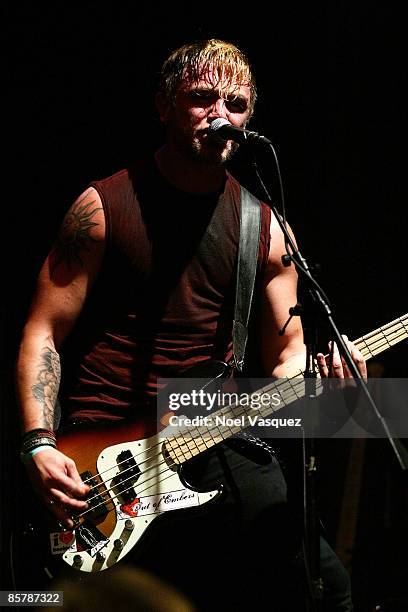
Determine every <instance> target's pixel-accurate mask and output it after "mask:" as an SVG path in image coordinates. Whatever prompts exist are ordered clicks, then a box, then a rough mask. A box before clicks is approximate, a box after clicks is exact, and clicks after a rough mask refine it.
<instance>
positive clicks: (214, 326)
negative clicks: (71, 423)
mask: <svg viewBox="0 0 408 612" xmlns="http://www.w3.org/2000/svg"><path fill="white" fill-rule="evenodd" d="M92 186H93V187H94V188H95V189H96V190H97V191H98V193H99V195H100V197H101V200H102V204H103V208H104V212H105V217H106V239H107V248H106V254H105V258H104V262H103V265H102V270H101V273H100V275H99V277H98V280H97V282H96V284H95V287H94V289H93V291H92V294H91V296H90V298H89V300H88V303H87V305H86V308H85V311H84V313H83V315H82V316H81V319H80V321H79V323H78V326H77V329H76V334H74V336H73V338H74V341H73V342H72V343H71V344H68V350H67V355H68V357H67V361H68V362H69V358H71V359H74V360H75V361H77V365H76V367H75V368H74V369H72V368H69V367H68V366H67V369H68V370H69V371H70V375H68V376H67V380H66V385H65V395H66V399H65V404H66V408H67V410H68V414H69V419H70V420H72V419H84V418H85V419H92V420H101V419H121V418H124V417H126V418H135V417H136V416H137V411H138V410H141V409H142V408H143V407H145V406H146V405H147V404H149V403H150V401H151V398H154V397H155V396H156V393H157V378H158V377H167V378H170V377H173V376H175V375H177V374H178V373H181V372H183V371H184V370H185V369H186V368H188V367H189V366H191V365H193V364H196V363H198V362H201V361H205V360H208V359H221V360H224V361H225V360H228V359H229V358H230V356H231V354H232V342H231V327H232V319H233V306H234V300H235V272H236V256H237V249H238V241H239V209H240V185H239V183H238V182H237V181H236V180H235V179H234V178H233V177H232V176H231V175H228V176H227V179H226V182H225V185H224V186H223V189H222V191H221V192H220V193H212V194H209V195H192V194H188V193H185V192H181V191H179V190H178V189H176V188H174V187H173V186H171V185H170V184H169V183H167V182H166V181H165V179H164V178H163V177H162V176H161V174H160V173H159V172H158V170H157V169H156V167H155V165H154V164H153V163H151V162H150V163H146V162H144V163H139V164H138V165H137V166H135V167H133V168H131V169H129V170H122V171H120V172H118V173H116V174H114V175H113V176H111V177H109V178H107V179H105V180H101V181H96V182H94V183H92ZM269 224H270V209H269V207H268V206H266V205H264V204H263V205H262V227H261V241H260V249H259V258H258V271H257V274H258V282H259V279H260V278H261V277H262V274H263V270H264V267H265V265H266V261H267V257H268V252H269Z"/></svg>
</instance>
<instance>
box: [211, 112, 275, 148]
mask: <svg viewBox="0 0 408 612" xmlns="http://www.w3.org/2000/svg"><path fill="white" fill-rule="evenodd" d="M208 134H209V135H210V136H212V137H213V138H215V139H216V140H218V141H221V142H225V141H226V140H233V141H234V142H238V143H239V144H246V143H250V144H256V145H257V144H261V145H271V144H272V143H271V141H270V140H268V139H267V138H265V136H261V135H260V134H258V132H251V131H250V130H245V129H244V128H240V127H237V126H235V125H232V123H230V122H229V121H227V120H226V119H223V118H222V117H219V118H218V119H214V121H212V122H211V123H210V127H209V128H208Z"/></svg>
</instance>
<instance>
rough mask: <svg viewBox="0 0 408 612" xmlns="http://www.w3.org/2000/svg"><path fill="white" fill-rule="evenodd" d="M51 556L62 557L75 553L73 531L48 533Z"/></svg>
mask: <svg viewBox="0 0 408 612" xmlns="http://www.w3.org/2000/svg"><path fill="white" fill-rule="evenodd" d="M50 543H51V554H52V555H62V554H63V553H65V552H67V551H70V552H75V551H76V542H75V531H55V532H53V533H50Z"/></svg>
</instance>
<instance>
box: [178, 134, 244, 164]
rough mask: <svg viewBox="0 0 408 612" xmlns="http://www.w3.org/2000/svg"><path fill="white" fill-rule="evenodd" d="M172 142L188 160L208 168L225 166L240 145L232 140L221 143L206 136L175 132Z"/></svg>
mask: <svg viewBox="0 0 408 612" xmlns="http://www.w3.org/2000/svg"><path fill="white" fill-rule="evenodd" d="M172 137H173V138H172V140H173V142H174V144H175V145H176V146H177V149H178V150H179V151H180V153H182V155H183V156H184V157H186V158H187V159H189V160H191V161H194V162H197V163H201V164H203V165H207V166H217V167H219V166H224V165H225V164H226V163H227V162H228V161H229V160H230V159H231V158H232V157H233V156H234V154H235V152H236V151H237V149H238V147H239V145H238V144H237V143H236V142H233V141H232V140H229V141H227V142H220V141H218V140H216V139H215V138H211V137H209V136H208V135H207V134H205V136H204V138H203V137H201V136H200V133H198V134H197V133H196V134H193V135H191V134H189V133H184V132H173V134H172Z"/></svg>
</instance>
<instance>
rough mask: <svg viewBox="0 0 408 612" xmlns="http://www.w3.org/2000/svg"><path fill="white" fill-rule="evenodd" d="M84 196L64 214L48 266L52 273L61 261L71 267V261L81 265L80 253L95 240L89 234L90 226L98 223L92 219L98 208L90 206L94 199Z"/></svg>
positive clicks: (82, 263) (87, 248) (87, 249)
mask: <svg viewBox="0 0 408 612" xmlns="http://www.w3.org/2000/svg"><path fill="white" fill-rule="evenodd" d="M87 197H88V196H84V197H83V198H82V200H79V202H77V203H76V204H74V206H73V207H72V208H71V209H70V210H69V211H68V213H67V214H66V215H65V218H64V221H63V223H62V226H61V229H60V231H59V233H58V237H57V240H56V242H55V245H54V247H53V249H52V253H51V258H50V266H51V274H53V273H54V272H55V270H56V268H58V266H59V265H60V264H61V263H65V264H67V265H68V267H71V265H72V264H73V263H76V264H79V265H80V266H81V267H83V265H84V262H83V260H82V256H81V254H82V253H83V251H89V245H90V244H91V243H92V242H96V240H95V239H94V238H92V236H91V235H90V231H91V228H92V227H94V226H96V225H98V223H96V222H95V221H92V217H93V216H94V215H95V214H96V213H97V211H98V210H102V209H101V207H99V208H92V206H93V204H94V203H95V200H91V201H89V200H87Z"/></svg>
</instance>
